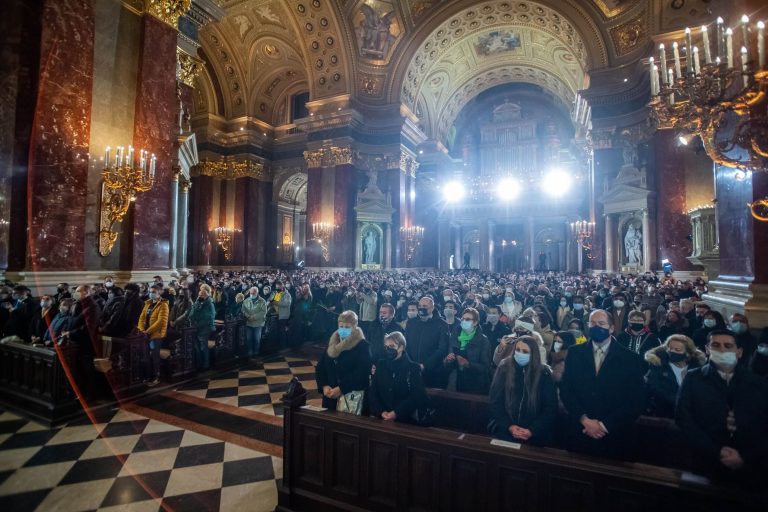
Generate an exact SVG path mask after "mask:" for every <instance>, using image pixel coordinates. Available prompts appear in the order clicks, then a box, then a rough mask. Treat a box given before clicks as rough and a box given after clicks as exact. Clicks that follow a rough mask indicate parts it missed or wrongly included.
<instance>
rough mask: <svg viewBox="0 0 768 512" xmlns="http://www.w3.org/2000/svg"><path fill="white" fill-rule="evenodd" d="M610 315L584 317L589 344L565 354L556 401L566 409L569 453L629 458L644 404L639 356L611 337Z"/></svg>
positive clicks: (571, 349) (642, 367) (612, 328)
mask: <svg viewBox="0 0 768 512" xmlns="http://www.w3.org/2000/svg"><path fill="white" fill-rule="evenodd" d="M613 330H614V327H613V324H612V323H611V317H610V315H609V314H608V313H607V312H606V311H605V310H602V309H596V310H594V311H593V312H592V314H590V315H589V327H588V333H589V334H588V336H589V340H590V341H589V342H588V343H584V344H581V345H576V346H573V347H571V348H570V349H569V350H568V356H567V358H566V360H565V373H564V374H563V379H562V381H561V383H560V397H561V399H562V401H563V405H565V408H566V409H567V410H568V417H569V420H568V423H569V438H570V448H571V449H572V450H574V451H578V452H582V453H586V454H590V455H596V456H602V457H613V458H620V459H624V458H627V457H628V456H629V455H631V447H632V432H633V427H634V423H635V420H636V419H637V417H638V416H640V414H641V413H642V411H643V406H644V403H645V396H644V393H645V392H644V385H643V373H644V369H645V368H644V363H643V360H642V359H641V357H640V356H639V355H637V354H635V353H633V352H630V351H629V350H628V349H626V348H624V347H623V346H621V345H620V344H619V343H618V342H617V341H616V339H615V338H614V337H613V336H612V334H613Z"/></svg>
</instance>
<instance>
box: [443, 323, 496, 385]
mask: <svg viewBox="0 0 768 512" xmlns="http://www.w3.org/2000/svg"><path fill="white" fill-rule="evenodd" d="M479 321H480V314H479V313H478V312H477V310H476V309H475V308H466V309H465V310H464V312H463V313H462V315H461V331H459V332H458V333H457V334H454V335H452V336H451V337H450V338H449V339H448V350H447V351H446V352H447V355H446V356H445V358H444V359H443V366H444V367H445V368H446V370H447V371H448V372H449V377H448V389H449V390H452V391H458V392H460V393H472V394H476V395H484V394H486V393H488V388H489V386H490V381H491V373H490V369H491V344H490V342H489V341H488V338H487V337H486V336H485V334H483V333H482V331H481V329H480V326H479V325H478V324H479Z"/></svg>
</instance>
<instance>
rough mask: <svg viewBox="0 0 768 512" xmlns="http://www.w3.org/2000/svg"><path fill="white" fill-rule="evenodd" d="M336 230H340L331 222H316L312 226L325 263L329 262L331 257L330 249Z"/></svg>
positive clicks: (313, 235) (313, 234) (314, 237)
mask: <svg viewBox="0 0 768 512" xmlns="http://www.w3.org/2000/svg"><path fill="white" fill-rule="evenodd" d="M336 228H338V226H336V225H334V224H331V223H329V222H314V223H313V224H312V237H313V239H314V240H317V242H318V243H319V244H320V250H321V251H322V253H323V259H324V260H325V261H329V260H330V257H331V254H330V251H329V247H330V244H331V239H332V238H333V233H334V232H335V231H336Z"/></svg>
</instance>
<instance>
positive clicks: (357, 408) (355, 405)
mask: <svg viewBox="0 0 768 512" xmlns="http://www.w3.org/2000/svg"><path fill="white" fill-rule="evenodd" d="M364 397H365V391H350V392H349V393H344V394H343V395H341V397H340V398H339V399H338V401H337V402H336V410H337V411H338V412H346V413H348V414H354V415H355V416H360V415H361V414H362V413H363V398H364Z"/></svg>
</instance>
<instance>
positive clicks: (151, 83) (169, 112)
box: [133, 16, 178, 270]
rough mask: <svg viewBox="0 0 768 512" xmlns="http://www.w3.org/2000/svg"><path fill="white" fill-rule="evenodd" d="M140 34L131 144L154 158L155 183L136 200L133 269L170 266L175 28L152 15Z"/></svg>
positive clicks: (175, 113)
mask: <svg viewBox="0 0 768 512" xmlns="http://www.w3.org/2000/svg"><path fill="white" fill-rule="evenodd" d="M142 24H143V31H144V32H143V36H142V42H141V53H140V57H139V77H138V86H137V89H136V111H135V126H134V137H133V145H134V147H135V148H137V150H138V149H146V150H147V151H149V152H150V153H154V154H155V155H156V156H157V173H156V175H155V186H154V187H153V188H152V190H151V191H149V192H146V193H143V194H140V195H139V197H138V198H137V199H136V202H135V215H136V219H140V222H137V223H136V225H135V226H134V238H133V269H135V270H138V269H163V268H169V259H168V258H169V250H170V236H171V211H170V197H171V174H172V172H171V165H172V163H173V158H174V142H175V140H176V136H177V123H178V103H177V100H176V37H177V34H176V31H175V30H174V29H173V28H171V27H169V26H168V25H166V24H164V23H162V22H161V21H158V20H157V19H155V18H153V17H151V16H144V18H143V19H142Z"/></svg>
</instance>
